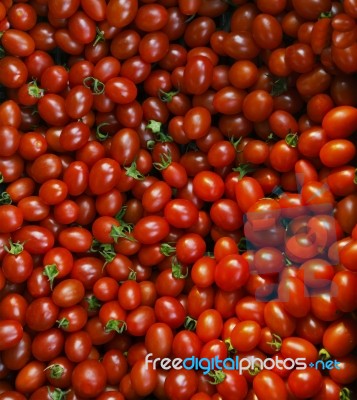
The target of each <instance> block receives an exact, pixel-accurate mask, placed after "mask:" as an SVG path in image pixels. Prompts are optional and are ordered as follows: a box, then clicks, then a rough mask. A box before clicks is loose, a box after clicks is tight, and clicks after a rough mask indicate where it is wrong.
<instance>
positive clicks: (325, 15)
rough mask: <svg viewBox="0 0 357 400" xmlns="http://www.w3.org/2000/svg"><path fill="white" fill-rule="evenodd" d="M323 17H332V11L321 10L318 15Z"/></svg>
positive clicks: (320, 17)
mask: <svg viewBox="0 0 357 400" xmlns="http://www.w3.org/2000/svg"><path fill="white" fill-rule="evenodd" d="M324 18H332V12H331V11H328V12H322V13H321V14H320V15H319V19H324Z"/></svg>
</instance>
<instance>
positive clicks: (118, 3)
mask: <svg viewBox="0 0 357 400" xmlns="http://www.w3.org/2000/svg"><path fill="white" fill-rule="evenodd" d="M137 11H138V2H137V0H130V1H124V0H110V1H109V3H108V5H107V7H106V17H107V21H108V23H109V24H110V25H112V26H115V27H116V28H123V27H125V26H127V25H129V24H130V22H132V21H133V20H134V18H135V16H136V13H137ZM118 16H119V17H118Z"/></svg>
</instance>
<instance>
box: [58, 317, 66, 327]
mask: <svg viewBox="0 0 357 400" xmlns="http://www.w3.org/2000/svg"><path fill="white" fill-rule="evenodd" d="M56 322H57V324H58V327H59V328H64V329H66V328H68V327H69V321H68V319H67V318H65V317H63V318H61V319H59V320H57V321H56Z"/></svg>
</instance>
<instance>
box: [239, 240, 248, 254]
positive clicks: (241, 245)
mask: <svg viewBox="0 0 357 400" xmlns="http://www.w3.org/2000/svg"><path fill="white" fill-rule="evenodd" d="M237 247H238V250H239V251H240V252H241V253H244V252H245V251H247V249H248V240H247V238H246V237H244V236H242V237H241V238H240V239H239V242H238V243H237Z"/></svg>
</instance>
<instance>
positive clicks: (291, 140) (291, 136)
mask: <svg viewBox="0 0 357 400" xmlns="http://www.w3.org/2000/svg"><path fill="white" fill-rule="evenodd" d="M298 141H299V135H298V134H297V133H296V132H291V131H289V133H288V134H287V135H286V137H285V142H286V144H287V145H289V146H290V147H294V148H295V147H296V146H297V144H298Z"/></svg>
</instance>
